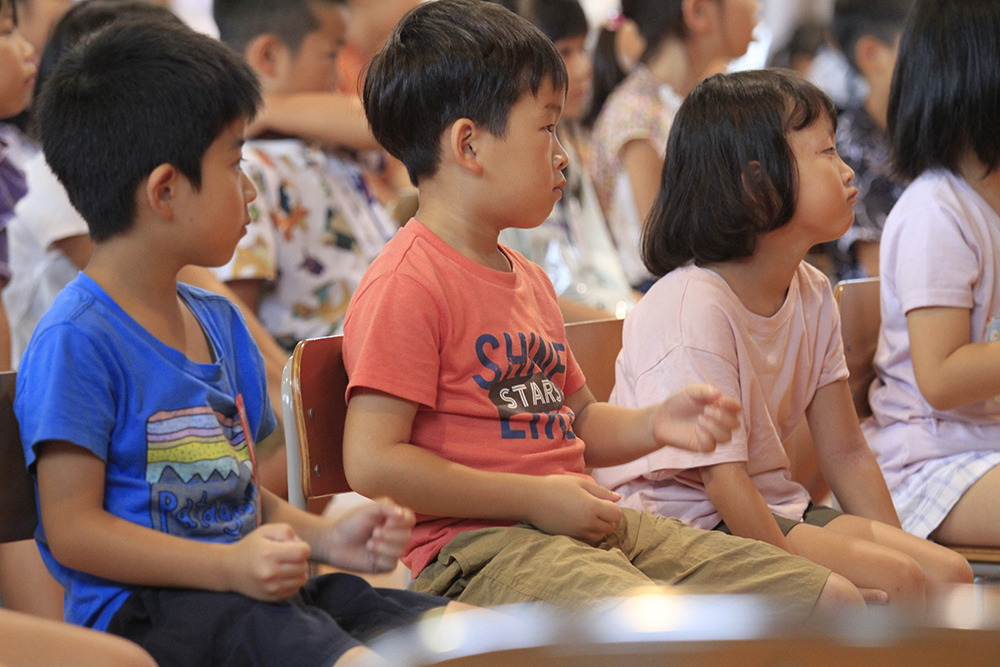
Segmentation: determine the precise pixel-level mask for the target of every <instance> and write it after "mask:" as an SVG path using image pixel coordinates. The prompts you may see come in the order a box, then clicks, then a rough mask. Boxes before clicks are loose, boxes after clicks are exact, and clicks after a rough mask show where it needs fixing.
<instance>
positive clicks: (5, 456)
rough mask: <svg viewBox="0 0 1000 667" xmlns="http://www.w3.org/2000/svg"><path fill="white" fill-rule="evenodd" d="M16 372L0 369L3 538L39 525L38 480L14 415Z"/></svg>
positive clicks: (23, 536) (25, 534) (13, 538)
mask: <svg viewBox="0 0 1000 667" xmlns="http://www.w3.org/2000/svg"><path fill="white" fill-rule="evenodd" d="M16 385H17V373H15V372H14V371H5V372H0V542H17V541H19V540H29V539H31V538H32V537H34V534H35V527H36V526H38V513H37V512H36V510H35V483H34V481H33V480H32V479H31V475H29V474H28V471H27V470H26V469H25V467H24V450H23V449H22V448H21V433H20V431H19V430H18V426H17V417H15V416H14V388H15V386H16Z"/></svg>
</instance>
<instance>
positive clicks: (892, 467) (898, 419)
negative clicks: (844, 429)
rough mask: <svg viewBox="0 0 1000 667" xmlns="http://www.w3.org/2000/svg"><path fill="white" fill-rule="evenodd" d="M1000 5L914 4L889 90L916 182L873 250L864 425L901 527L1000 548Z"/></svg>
mask: <svg viewBox="0 0 1000 667" xmlns="http://www.w3.org/2000/svg"><path fill="white" fill-rule="evenodd" d="M998 35H1000V3H997V2H982V1H981V0H948V1H947V2H942V1H940V0H937V1H931V2H926V1H920V2H917V3H916V4H915V5H914V7H913V8H912V9H911V12H910V14H909V16H908V18H907V23H906V26H905V27H904V30H903V37H902V40H901V42H900V47H899V59H898V61H897V65H896V74H895V77H894V79H893V82H892V90H891V93H890V97H889V112H888V120H889V134H890V137H891V140H892V144H893V153H894V155H893V160H894V162H895V166H896V168H897V171H899V173H900V174H901V175H902V176H903V177H905V178H907V179H913V182H912V183H911V184H910V185H909V187H907V189H906V190H905V192H904V193H903V195H902V196H901V197H900V199H899V201H898V202H897V204H896V206H895V207H894V208H893V210H892V212H891V213H890V215H889V217H888V219H887V220H886V225H885V236H884V237H883V243H882V245H881V248H880V264H881V266H882V278H881V304H882V331H881V336H880V339H879V345H878V351H877V352H876V355H875V369H876V372H877V376H878V378H877V380H876V382H875V383H873V385H872V388H871V392H870V395H869V398H870V400H871V406H872V411H873V413H874V417H873V419H872V420H870V421H868V422H866V423H865V425H864V429H865V434H866V436H867V437H868V441H869V443H871V446H872V449H873V450H874V451H875V452H876V454H877V455H878V461H879V464H880V465H881V466H882V469H883V471H884V473H885V477H886V482H888V485H889V488H890V489H891V492H892V497H893V501H894V502H895V504H896V509H897V510H898V511H899V517H900V519H901V520H902V523H903V527H904V528H905V529H906V530H908V531H910V532H912V533H914V534H915V535H920V536H930V537H931V538H933V539H937V540H940V541H942V542H945V543H948V544H971V545H988V546H1000V521H998V520H997V518H996V507H997V499H998V498H1000V399H998V398H997V395H998V394H1000V344H998V343H997V342H996V341H998V340H1000V133H998V132H997V126H998V125H1000V41H998V37H997V36H998Z"/></svg>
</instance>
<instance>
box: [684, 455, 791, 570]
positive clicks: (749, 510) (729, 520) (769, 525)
mask: <svg viewBox="0 0 1000 667" xmlns="http://www.w3.org/2000/svg"><path fill="white" fill-rule="evenodd" d="M701 480H702V483H703V484H704V485H705V491H706V492H707V493H708V498H709V500H711V501H712V504H713V505H715V509H717V510H718V511H719V515H720V516H722V520H723V521H725V522H726V526H727V527H728V528H729V532H731V533H732V534H733V535H738V536H739V537H749V538H751V539H754V540H761V541H762V542H768V543H770V544H773V545H774V546H776V547H781V548H782V549H784V550H785V551H787V552H789V553H794V552H793V551H792V549H791V547H790V546H789V545H788V540H786V539H785V536H784V534H783V533H782V532H781V529H780V528H779V527H778V523H777V522H776V521H775V520H774V515H773V514H771V508H770V507H768V506H767V502H766V501H765V500H764V497H763V496H762V495H760V491H758V490H757V487H756V485H754V483H753V480H752V479H750V474H749V473H748V472H747V466H746V463H744V462H742V461H738V462H733V463H720V464H718V465H714V466H705V467H704V468H702V469H701Z"/></svg>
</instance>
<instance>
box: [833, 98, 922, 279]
mask: <svg viewBox="0 0 1000 667" xmlns="http://www.w3.org/2000/svg"><path fill="white" fill-rule="evenodd" d="M837 152H838V153H840V157H841V159H843V160H844V162H845V163H847V166H849V167H850V168H851V169H853V170H854V182H853V185H854V187H856V188H857V189H858V201H857V203H856V204H855V205H854V224H853V225H851V228H850V229H849V230H847V233H846V234H844V235H843V236H842V237H840V239H839V240H837V241H834V242H833V243H831V244H830V248H831V250H832V255H833V263H834V271H835V272H836V274H837V279H838V280H846V279H848V278H864V277H866V276H867V274H866V273H865V270H864V267H862V266H861V265H860V263H859V262H858V257H857V252H856V251H855V248H854V244H855V242H857V241H865V242H873V243H877V242H878V241H879V240H880V239H881V238H882V228H883V227H884V226H885V219H886V217H887V216H888V215H889V211H891V210H892V207H893V206H894V205H895V204H896V200H897V199H899V196H900V195H901V194H903V188H904V187H905V184H903V183H901V182H900V181H899V180H897V179H896V178H895V177H894V176H893V174H892V165H891V161H890V149H889V137H888V136H886V133H885V132H883V131H882V130H881V129H880V128H879V127H878V126H877V125H875V121H873V120H872V118H871V116H869V115H868V112H867V111H865V109H864V107H854V108H851V109H847V110H845V111H842V112H841V113H840V117H839V119H838V122H837Z"/></svg>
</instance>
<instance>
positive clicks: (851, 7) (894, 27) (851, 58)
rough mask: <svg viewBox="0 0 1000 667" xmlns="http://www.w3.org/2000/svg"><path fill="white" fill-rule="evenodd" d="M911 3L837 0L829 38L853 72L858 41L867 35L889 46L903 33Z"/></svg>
mask: <svg viewBox="0 0 1000 667" xmlns="http://www.w3.org/2000/svg"><path fill="white" fill-rule="evenodd" d="M912 4H913V0H837V2H836V4H835V5H834V8H833V36H834V39H836V40H837V45H838V46H839V47H840V50H841V51H842V52H843V53H844V56H845V57H846V58H847V61H848V62H849V63H850V64H851V67H853V68H854V69H855V70H857V69H858V62H857V59H856V58H855V53H854V52H855V51H856V50H857V46H858V41H859V40H860V39H861V38H862V37H864V36H865V35H871V36H872V37H874V38H875V39H877V40H879V41H880V42H882V43H883V44H888V45H890V46H891V45H892V43H893V42H894V41H896V37H897V36H898V35H899V33H900V31H901V30H902V29H903V22H904V21H905V20H906V12H907V11H909V9H910V5H912Z"/></svg>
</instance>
